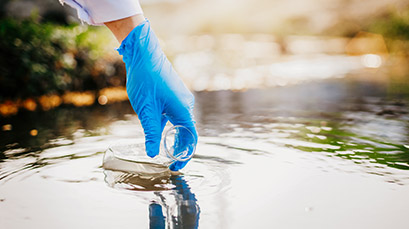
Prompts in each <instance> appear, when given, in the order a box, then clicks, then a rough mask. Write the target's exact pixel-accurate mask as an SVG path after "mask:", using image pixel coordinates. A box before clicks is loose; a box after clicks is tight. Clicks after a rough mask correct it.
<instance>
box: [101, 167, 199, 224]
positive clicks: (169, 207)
mask: <svg viewBox="0 0 409 229" xmlns="http://www.w3.org/2000/svg"><path fill="white" fill-rule="evenodd" d="M104 174H105V182H106V183H107V184H108V185H109V186H111V187H113V188H119V189H126V190H134V191H154V194H155V198H153V199H152V200H151V203H150V204H149V226H150V228H151V229H157V228H158V229H161V228H189V229H190V228H198V226H199V215H200V208H199V205H198V204H197V199H196V196H195V194H194V193H193V192H192V190H191V188H190V187H189V185H188V184H187V182H186V180H185V179H184V177H183V176H180V175H170V173H167V174H162V175H160V176H152V175H150V176H147V175H141V174H129V173H125V172H122V171H112V170H104Z"/></svg>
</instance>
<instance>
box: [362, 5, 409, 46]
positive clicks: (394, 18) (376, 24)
mask: <svg viewBox="0 0 409 229" xmlns="http://www.w3.org/2000/svg"><path fill="white" fill-rule="evenodd" d="M368 29H369V31H371V32H375V33H380V34H383V35H384V36H386V37H388V38H392V39H402V40H409V9H406V10H403V11H402V12H391V13H387V14H385V15H383V16H381V17H379V18H376V19H374V20H373V21H372V22H371V23H370V25H369V27H368Z"/></svg>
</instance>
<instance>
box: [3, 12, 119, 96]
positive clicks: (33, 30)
mask: <svg viewBox="0 0 409 229" xmlns="http://www.w3.org/2000/svg"><path fill="white" fill-rule="evenodd" d="M101 33H102V34H101ZM0 37H1V39H0V91H1V92H0V102H1V101H2V100H4V99H6V98H26V97H32V96H39V95H43V94H49V93H63V92H64V91H67V90H69V91H82V90H95V89H99V88H101V87H106V86H111V85H110V84H109V77H112V76H114V75H115V73H116V69H114V70H113V71H112V70H111V71H110V72H109V74H108V75H107V73H106V72H107V71H105V67H106V66H109V65H113V63H105V62H103V61H104V60H103V58H102V57H103V56H104V55H105V54H106V52H107V49H106V48H105V46H106V44H107V43H109V42H110V37H109V36H107V34H104V31H102V32H101V30H100V29H94V28H88V27H87V26H81V25H71V26H57V25H54V24H49V23H46V24H38V23H36V22H35V21H34V20H31V19H30V20H24V21H17V20H14V19H1V20H0ZM108 51H109V52H112V51H113V50H112V48H111V49H109V50H108ZM111 61H112V60H111ZM97 62H99V66H103V67H99V68H96V67H95V66H96V63H97ZM101 62H103V63H102V64H101ZM116 66H117V68H121V67H122V65H118V64H116ZM121 83H123V82H121ZM115 86H117V85H115Z"/></svg>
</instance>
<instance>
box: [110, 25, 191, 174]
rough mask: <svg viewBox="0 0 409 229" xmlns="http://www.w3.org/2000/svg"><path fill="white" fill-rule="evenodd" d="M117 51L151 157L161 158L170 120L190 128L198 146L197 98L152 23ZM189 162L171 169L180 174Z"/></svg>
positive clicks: (175, 164)
mask: <svg viewBox="0 0 409 229" xmlns="http://www.w3.org/2000/svg"><path fill="white" fill-rule="evenodd" d="M118 52H119V54H120V55H122V56H123V61H124V62H125V66H126V72H127V75H126V90H127V93H128V97H129V100H130V102H131V105H132V107H133V109H134V110H135V112H136V114H137V115H138V118H139V120H140V121H141V124H142V127H143V129H144V132H145V148H146V152H147V154H148V156H150V157H155V156H156V155H158V153H159V148H160V142H161V136H162V131H163V128H164V127H165V125H166V123H167V121H168V120H169V121H170V122H171V123H172V124H173V125H182V126H185V127H187V128H188V129H189V130H190V131H191V132H192V133H193V135H194V136H195V139H194V141H195V144H196V143H197V132H196V128H195V122H194V118H193V104H194V96H193V94H192V93H191V92H190V91H189V90H188V89H187V88H186V86H185V85H184V83H183V82H182V80H181V79H180V78H179V76H178V75H177V73H176V72H175V70H174V69H173V67H172V65H171V63H170V62H169V60H168V59H167V58H166V56H165V54H164V53H163V51H162V49H161V48H160V46H159V41H158V39H157V37H156V35H155V33H154V32H153V30H152V29H151V27H150V23H149V21H145V22H142V23H141V24H139V25H138V26H137V27H135V28H134V29H133V30H132V31H131V32H130V33H129V35H128V36H127V37H126V38H125V40H123V41H122V43H121V46H120V47H119V48H118ZM187 136H188V135H187ZM176 148H177V147H175V149H176ZM187 162H188V161H185V162H175V163H173V164H172V165H170V167H169V168H170V169H171V170H172V171H177V170H179V169H181V168H183V167H184V166H185V165H186V163H187Z"/></svg>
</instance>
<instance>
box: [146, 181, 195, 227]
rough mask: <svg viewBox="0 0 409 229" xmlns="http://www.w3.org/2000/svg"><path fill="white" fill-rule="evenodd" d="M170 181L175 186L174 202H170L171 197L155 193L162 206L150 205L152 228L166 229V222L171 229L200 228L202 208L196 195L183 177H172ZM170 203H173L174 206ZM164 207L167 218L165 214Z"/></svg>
mask: <svg viewBox="0 0 409 229" xmlns="http://www.w3.org/2000/svg"><path fill="white" fill-rule="evenodd" d="M170 181H171V183H172V184H173V185H174V188H173V189H172V191H173V192H172V195H171V196H173V200H169V197H165V196H164V195H163V194H162V193H160V192H155V194H156V195H157V196H158V197H159V199H160V201H161V204H158V203H156V202H153V203H151V204H150V205H149V221H150V228H152V229H156V228H165V221H167V224H168V225H169V228H198V226H199V215H200V208H199V206H198V205H197V200H196V197H195V194H193V193H192V192H191V189H190V187H189V185H188V184H187V183H186V181H185V179H184V178H183V176H171V177H170ZM169 202H170V203H172V202H173V203H172V205H170V204H169ZM162 206H163V207H164V208H165V212H166V215H167V217H165V216H164V214H163V213H164V212H163V211H162Z"/></svg>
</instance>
